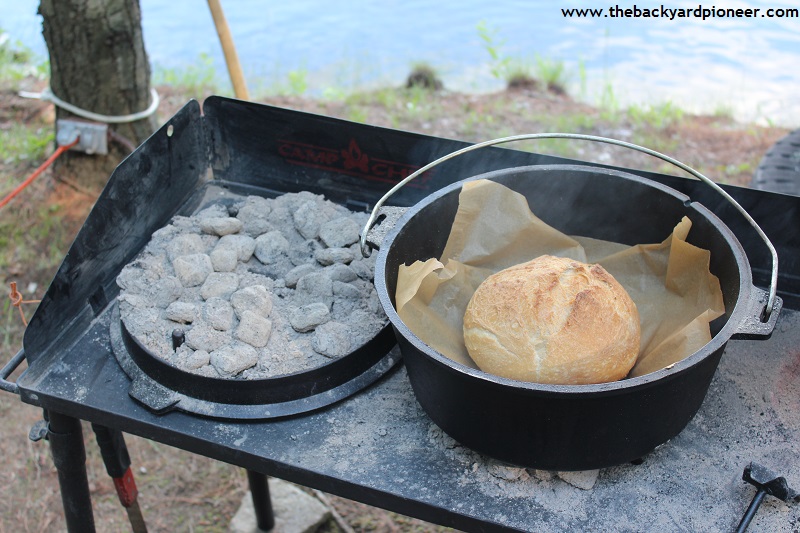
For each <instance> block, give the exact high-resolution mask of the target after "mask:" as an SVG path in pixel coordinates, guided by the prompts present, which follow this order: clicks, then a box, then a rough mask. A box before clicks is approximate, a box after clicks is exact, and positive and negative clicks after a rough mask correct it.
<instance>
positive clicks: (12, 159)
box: [0, 123, 55, 186]
mask: <svg viewBox="0 0 800 533" xmlns="http://www.w3.org/2000/svg"><path fill="white" fill-rule="evenodd" d="M54 137H55V133H54V132H53V129H52V128H50V127H47V128H45V127H38V128H31V127H30V126H26V125H24V124H19V123H13V124H11V127H10V128H9V129H7V130H0V161H2V162H3V163H5V164H7V165H11V164H15V163H19V162H21V161H31V162H35V163H36V164H37V165H38V164H39V162H40V161H41V160H42V159H44V158H45V157H46V156H47V154H48V151H49V149H50V147H51V144H52V142H53V138H54ZM4 181H5V180H4ZM3 186H5V184H4V185H3Z"/></svg>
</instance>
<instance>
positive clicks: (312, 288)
mask: <svg viewBox="0 0 800 533" xmlns="http://www.w3.org/2000/svg"><path fill="white" fill-rule="evenodd" d="M366 218H367V214H366V213H353V212H351V211H349V210H347V209H346V208H344V207H342V206H339V205H336V204H334V203H332V202H330V201H327V200H325V199H324V197H322V196H318V195H314V194H311V193H308V192H301V193H292V194H285V195H283V196H279V197H277V198H274V199H266V198H262V197H259V196H248V197H246V198H245V199H243V200H241V201H237V202H236V203H233V204H230V205H222V204H215V205H212V206H211V207H208V208H206V209H204V210H202V211H200V212H199V213H197V214H196V215H195V216H192V217H181V216H178V217H175V218H174V219H173V220H172V223H171V224H170V225H168V226H166V227H164V228H162V229H160V230H158V231H156V232H155V233H154V234H153V237H152V239H151V241H150V243H148V245H147V246H146V247H145V249H144V250H143V251H142V253H141V254H140V255H139V256H138V257H137V258H136V259H135V260H134V261H133V262H132V263H130V264H129V265H127V266H126V267H125V268H124V269H123V270H122V272H121V273H120V275H119V276H118V277H117V284H118V285H119V287H120V288H121V293H120V296H119V305H120V315H121V318H122V321H123V322H124V324H125V326H126V328H127V329H128V331H129V332H130V333H131V335H132V336H133V337H135V338H136V339H137V340H138V341H139V342H140V343H141V344H142V345H143V346H144V347H146V348H147V349H148V350H149V351H150V352H151V353H153V354H155V355H157V356H159V357H161V358H163V359H165V360H166V361H168V362H169V363H171V364H173V365H174V366H176V367H178V368H180V369H181V370H185V371H188V372H193V373H196V374H200V375H204V376H209V377H223V378H235V379H242V378H244V379H263V378H268V377H275V376H280V375H285V374H290V373H294V372H300V371H305V370H310V369H312V368H316V367H318V366H321V365H322V364H324V363H326V362H327V361H329V360H330V359H331V358H337V357H341V356H344V355H347V354H348V353H350V352H352V351H353V350H355V349H356V348H358V347H359V346H361V345H363V344H364V343H365V342H367V341H368V340H369V339H371V338H372V337H373V336H374V335H375V334H377V333H378V331H380V329H381V328H382V327H383V326H384V325H385V324H386V316H385V314H384V312H383V309H382V308H381V305H380V302H379V300H378V296H377V293H376V292H375V288H374V287H373V284H372V279H373V273H374V258H373V259H364V258H362V256H361V252H360V250H359V245H358V239H359V232H360V230H361V228H362V227H363V224H364V223H365V222H366ZM176 329H181V330H183V332H184V335H185V342H184V344H182V345H181V346H180V347H179V348H178V349H177V350H173V347H172V332H173V331H174V330H176Z"/></svg>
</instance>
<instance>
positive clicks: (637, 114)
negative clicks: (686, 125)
mask: <svg viewBox="0 0 800 533" xmlns="http://www.w3.org/2000/svg"><path fill="white" fill-rule="evenodd" d="M627 114H628V119H630V121H631V122H632V123H633V124H634V125H636V126H649V127H652V128H656V129H659V130H661V129H665V128H668V127H669V126H672V125H674V124H677V123H678V122H680V121H681V119H683V116H684V114H685V113H684V111H683V110H682V109H681V108H679V107H677V106H676V105H675V104H673V103H672V102H670V101H666V102H663V103H661V104H649V105H635V104H634V105H631V106H629V107H628V110H627Z"/></svg>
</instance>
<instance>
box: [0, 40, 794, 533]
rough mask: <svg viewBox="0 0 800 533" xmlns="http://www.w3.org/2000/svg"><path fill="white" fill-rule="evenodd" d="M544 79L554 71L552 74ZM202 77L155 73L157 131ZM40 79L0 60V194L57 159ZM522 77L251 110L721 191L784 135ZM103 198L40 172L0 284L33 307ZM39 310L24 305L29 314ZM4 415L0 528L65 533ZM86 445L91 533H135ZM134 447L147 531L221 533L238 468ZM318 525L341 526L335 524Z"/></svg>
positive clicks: (44, 481)
mask: <svg viewBox="0 0 800 533" xmlns="http://www.w3.org/2000/svg"><path fill="white" fill-rule="evenodd" d="M0 50H3V48H0ZM6 51H8V50H6ZM498 57H501V56H498ZM549 68H551V70H552V69H555V67H553V65H550V66H549ZM209 69H210V65H209V64H207V63H203V62H199V63H198V66H197V67H194V68H193V69H189V70H187V71H170V72H168V71H161V72H158V73H157V75H156V77H155V80H156V82H157V85H158V87H157V88H158V91H159V93H160V94H161V95H162V106H161V108H160V110H159V117H160V119H161V120H162V121H163V120H166V119H167V118H169V117H170V116H172V115H173V114H174V113H175V112H176V111H177V110H178V109H179V108H180V107H181V106H182V105H184V104H185V103H186V101H187V100H188V99H189V98H197V99H199V100H201V101H202V99H203V98H205V97H206V96H208V95H210V94H215V93H220V92H224V90H223V89H221V88H220V87H219V86H217V84H216V82H215V81H214V80H216V79H217V75H216V73H214V72H213V71H210V70H209ZM509 69H510V66H509ZM45 70H46V68H45V66H35V67H31V65H30V58H26V57H25V56H24V54H19V53H15V52H14V51H13V50H11V52H9V53H8V54H5V55H3V53H0V195H5V194H6V193H7V192H8V191H10V190H11V189H13V188H14V186H15V185H16V184H17V183H19V182H20V181H22V180H23V179H24V178H25V177H26V176H27V175H28V174H29V173H30V172H31V171H32V170H33V169H34V168H35V167H36V166H38V165H39V164H40V163H41V162H42V161H43V160H44V158H45V157H46V156H47V155H48V154H50V153H52V151H53V130H54V124H53V118H54V111H53V108H52V106H51V105H49V104H47V103H43V102H40V101H37V100H28V99H23V98H20V97H19V96H17V91H18V90H19V89H20V88H25V89H28V90H40V89H42V88H43V87H44V86H46V83H47V80H46V78H45V77H44V76H43V72H45ZM509 71H510V70H509ZM434 74H435V73H434ZM517 74H519V72H518V71H517ZM525 75H526V76H528V77H531V78H532V79H533V82H531V83H517V84H515V85H514V87H515V88H513V89H509V90H504V91H500V92H497V93H493V94H485V95H471V94H460V93H454V92H450V91H447V90H446V88H445V90H439V91H433V90H429V89H426V88H423V87H421V86H412V87H410V88H408V87H387V88H383V89H380V90H374V91H366V92H357V93H347V94H346V93H344V92H342V91H337V90H335V89H332V90H330V91H327V93H326V96H325V97H324V98H319V99H310V98H307V97H306V96H305V93H306V88H304V86H305V81H304V80H305V77H304V75H303V73H302V71H298V72H297V73H296V74H295V75H294V76H293V77H291V78H290V79H288V80H285V81H284V82H282V83H280V84H278V85H276V86H274V87H272V89H270V90H266V91H264V92H263V93H258V96H257V100H258V101H260V102H264V103H269V104H271V105H277V106H282V107H289V108H293V109H299V110H304V111H310V112H314V113H320V114H324V115H329V116H334V117H341V118H344V119H347V120H352V121H357V122H362V123H368V124H375V125H380V126H387V127H392V128H398V129H403V130H409V131H417V132H421V133H425V134H428V135H436V136H442V137H448V138H455V139H463V140H466V141H482V140H486V139H490V138H495V137H500V136H505V135H510V134H517V133H535V132H545V131H560V132H575V133H588V134H595V135H603V136H609V137H615V138H619V139H623V140H627V141H631V142H634V143H637V144H642V145H645V146H648V147H650V148H653V149H655V150H659V151H662V152H665V153H667V154H670V155H672V156H674V157H676V158H678V159H680V160H682V161H684V162H686V163H687V164H689V165H691V166H694V167H695V168H697V169H698V170H700V171H701V172H704V173H706V174H707V175H708V176H710V177H711V178H712V179H715V180H716V181H720V182H723V183H731V184H736V185H741V186H746V185H747V184H748V183H749V181H750V178H751V176H752V174H753V171H754V170H755V167H756V166H757V164H758V162H759V160H760V159H761V157H762V156H763V154H764V152H765V151H766V150H767V148H768V147H769V146H771V145H772V144H773V143H774V142H775V141H776V140H777V139H779V138H780V137H782V136H783V135H785V134H786V130H783V129H780V128H768V127H759V126H755V125H749V124H738V123H736V122H734V121H733V120H732V119H731V118H730V117H729V116H726V115H725V114H724V113H722V114H718V115H716V116H696V115H691V114H688V113H685V112H683V111H681V110H680V109H677V108H676V107H674V106H672V105H671V104H669V103H664V104H661V105H652V106H644V107H642V106H638V107H637V106H621V105H619V104H618V103H615V101H614V99H613V98H612V97H610V98H608V100H607V101H606V102H605V103H604V104H603V105H602V106H600V107H592V106H589V105H586V104H584V103H581V102H579V101H577V100H575V99H573V98H571V97H570V96H569V95H567V94H564V93H563V90H560V89H559V88H557V87H556V85H558V84H557V83H555V82H556V81H557V80H558V76H557V75H551V76H550V79H549V80H547V79H545V77H544V75H542V74H539V78H537V74H536V70H533V71H530V72H527V73H525ZM540 78H541V79H540ZM612 96H613V91H612ZM517 148H521V149H526V150H531V151H537V152H545V153H552V154H556V155H564V156H568V157H574V158H578V159H585V160H591V161H598V162H603V163H609V164H615V165H619V166H623V167H631V168H643V169H649V170H656V171H666V172H670V173H673V170H672V169H670V168H668V167H665V166H664V165H663V164H662V163H661V162H660V161H659V160H655V159H652V158H649V157H647V156H643V155H641V154H638V153H633V152H629V151H625V150H623V149H617V148H613V147H609V146H605V145H597V144H592V143H582V142H572V141H569V142H568V141H558V142H556V141H551V142H539V143H536V144H534V143H524V144H520V145H519V146H517ZM98 193H99V191H97V190H87V189H85V188H83V187H80V186H77V185H76V184H74V183H67V182H65V181H64V180H63V179H62V178H61V177H60V176H58V175H57V174H55V173H53V172H51V171H48V172H47V173H45V174H44V175H43V176H41V177H40V178H39V179H38V180H37V181H35V182H34V184H33V185H31V186H30V187H28V188H27V189H26V190H25V192H24V193H22V194H21V195H20V196H19V197H17V198H16V199H15V200H14V201H13V202H12V203H10V204H9V205H8V206H6V207H5V208H3V209H2V210H0V283H2V285H3V286H4V287H8V283H9V282H11V281H15V282H17V283H18V285H19V287H20V289H21V290H22V291H23V293H24V296H25V298H27V299H37V298H41V297H42V295H43V294H44V292H45V291H46V289H47V286H48V285H49V283H50V280H51V279H52V277H53V275H54V273H55V270H56V269H57V268H58V265H59V264H60V262H61V260H62V259H63V257H64V255H65V254H66V252H67V250H68V248H69V245H70V243H71V241H72V239H73V237H74V235H75V233H76V232H77V231H78V229H79V228H80V227H81V226H82V224H83V222H84V220H85V218H86V216H87V215H88V213H89V211H90V209H91V207H92V205H93V203H94V201H95V199H96V196H97V194H98ZM34 307H35V306H34V305H29V306H27V307H25V308H24V310H25V312H26V314H27V316H30V315H31V314H32V312H33V310H34ZM2 310H3V314H2V317H0V328H2V330H1V335H0V339H2V345H1V346H0V364H2V363H5V361H7V360H8V359H9V358H10V357H11V356H12V355H13V354H14V353H15V352H16V351H17V350H18V349H19V348H20V346H21V344H22V334H23V332H24V326H23V324H22V321H21V319H20V316H19V314H18V311H17V310H16V309H14V308H12V307H11V305H10V301H9V300H8V299H4V300H3V306H2ZM0 414H2V416H3V417H4V422H5V425H6V429H5V430H4V431H3V433H2V435H0V446H1V447H2V449H3V450H4V453H5V457H6V459H7V467H6V468H5V469H3V471H2V472H0V487H2V488H0V531H45V532H47V531H60V530H62V529H63V517H62V516H61V508H60V505H61V504H60V498H59V494H58V489H57V487H58V485H57V481H56V476H55V472H54V470H53V467H52V462H51V460H50V457H49V451H48V448H47V445H46V443H44V442H39V443H31V442H30V441H28V440H27V437H26V436H27V432H28V429H29V428H30V426H31V425H32V424H33V423H34V422H36V421H37V420H38V419H40V418H41V413H40V412H39V410H38V409H35V408H33V407H30V406H26V405H22V404H20V402H19V400H18V398H16V397H14V396H12V395H10V394H5V393H0ZM86 438H87V450H88V454H89V457H88V468H89V477H90V487H91V491H92V495H93V498H94V502H95V512H96V516H97V524H98V530H99V531H126V530H129V527H128V526H127V518H126V515H125V513H124V511H123V510H122V508H121V507H120V506H119V504H118V503H117V501H116V495H115V493H114V489H113V486H112V484H111V480H110V479H108V477H107V476H106V474H105V471H104V469H103V466H102V462H101V460H100V458H99V455H98V453H97V447H96V445H95V444H94V443H93V442H92V439H91V433H90V432H89V431H87V432H86ZM128 444H129V447H130V450H131V456H132V459H133V463H134V467H135V469H136V470H135V471H136V472H137V483H138V485H139V489H140V493H141V496H140V498H141V505H142V507H143V510H144V514H145V517H146V519H147V521H148V525H149V526H150V530H151V531H219V532H221V531H226V529H227V524H228V521H229V519H230V517H231V516H232V514H233V513H234V512H235V510H236V508H237V505H238V503H239V501H240V500H241V497H242V495H243V494H244V491H245V490H246V480H245V476H244V473H243V471H242V470H241V469H239V468H235V467H232V466H230V465H226V464H222V463H217V462H215V461H210V460H207V459H205V458H203V457H198V456H195V455H192V454H188V453H185V452H181V451H179V450H176V449H173V448H171V447H168V446H164V445H161V444H158V443H155V442H152V441H146V440H143V439H138V438H135V437H128ZM333 501H334V505H335V506H336V508H337V510H338V511H339V513H340V514H341V515H342V516H344V518H345V519H346V520H347V522H348V523H349V525H350V527H352V528H353V529H354V530H356V531H433V530H437V529H438V528H435V527H434V526H431V525H428V524H425V523H422V522H419V521H415V520H410V519H406V518H404V517H400V516H398V515H395V514H392V513H386V512H384V511H382V510H379V509H375V508H371V507H367V506H363V505H358V504H354V503H352V502H348V501H346V500H341V499H337V498H333ZM324 528H325V529H326V530H327V531H334V530H337V529H338V527H337V526H336V525H335V524H334V523H333V522H331V523H329V524H326V525H325V526H324Z"/></svg>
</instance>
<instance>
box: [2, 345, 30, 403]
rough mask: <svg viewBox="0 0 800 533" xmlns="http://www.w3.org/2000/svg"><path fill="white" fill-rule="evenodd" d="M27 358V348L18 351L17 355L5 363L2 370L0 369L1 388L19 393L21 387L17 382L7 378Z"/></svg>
mask: <svg viewBox="0 0 800 533" xmlns="http://www.w3.org/2000/svg"><path fill="white" fill-rule="evenodd" d="M24 360H25V350H20V351H18V352H17V355H15V356H14V357H12V358H11V360H10V361H9V362H8V363H6V364H5V366H4V367H3V369H2V370H0V390H4V391H6V392H11V393H14V394H19V387H18V386H17V384H16V383H13V382H11V381H8V380H6V378H7V377H8V376H10V375H11V374H12V372H14V370H16V369H17V367H18V366H19V365H21V364H22V361H24Z"/></svg>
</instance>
